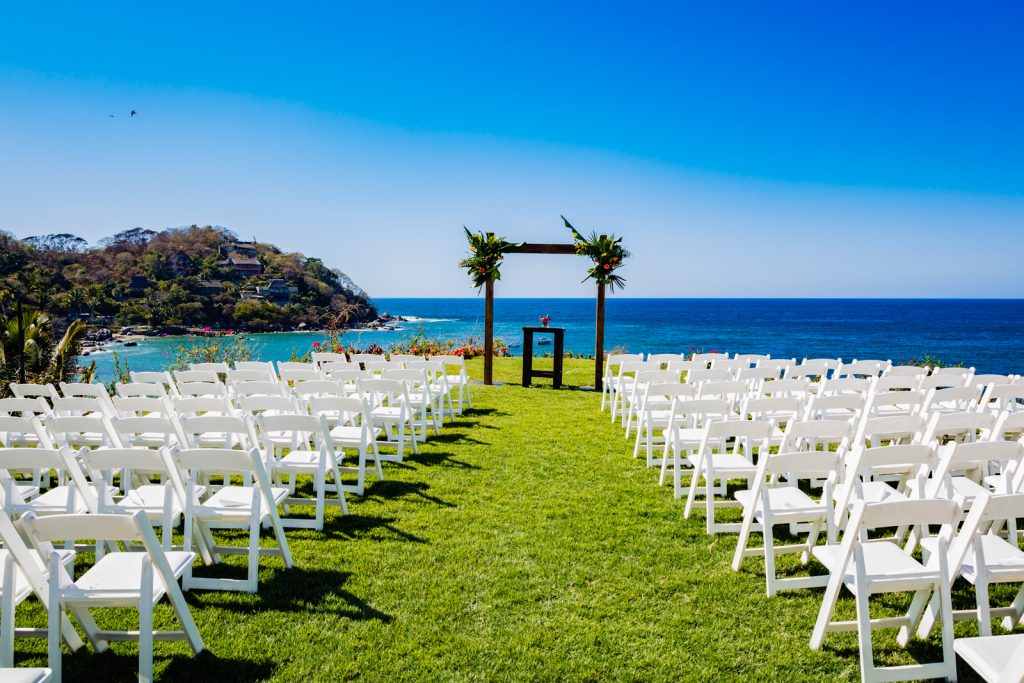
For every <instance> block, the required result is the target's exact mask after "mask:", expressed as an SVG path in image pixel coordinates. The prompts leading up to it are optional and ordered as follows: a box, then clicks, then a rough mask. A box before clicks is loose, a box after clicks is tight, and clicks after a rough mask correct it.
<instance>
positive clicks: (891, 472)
mask: <svg viewBox="0 0 1024 683" xmlns="http://www.w3.org/2000/svg"><path fill="white" fill-rule="evenodd" d="M649 360H653V361H655V362H658V361H661V362H663V363H664V362H672V361H663V360H662V359H659V358H653V359H645V362H649ZM698 360H700V359H698ZM713 360H714V359H710V360H708V362H709V363H711V362H713ZM741 360H749V362H750V365H751V366H753V365H756V364H757V363H758V360H756V359H741ZM622 362H624V363H628V362H631V361H628V360H626V361H622ZM787 367H792V366H787ZM888 369H890V370H891V369H892V368H891V367H890V368H888ZM699 370H700V369H699V368H698V369H696V372H699ZM658 371H661V372H666V371H667V368H665V367H664V366H662V367H661V368H659V369H658V370H652V369H650V368H647V369H639V370H633V372H632V373H631V374H622V375H619V374H617V373H616V374H613V375H611V376H612V377H614V378H616V379H619V378H626V377H628V378H630V379H628V380H625V382H623V383H620V384H619V385H618V386H617V387H612V390H611V391H610V393H609V397H610V398H611V399H612V406H613V409H614V405H615V403H614V402H615V401H616V400H618V401H621V403H620V406H621V407H620V410H623V411H624V413H623V414H624V415H626V424H627V425H629V424H630V420H631V419H633V420H635V421H636V424H637V429H638V435H637V438H638V440H637V442H636V444H637V445H635V447H634V455H638V451H639V445H640V444H641V443H646V445H647V448H648V465H652V466H653V465H657V464H660V465H661V468H662V474H661V483H664V482H665V479H666V474H667V473H668V472H671V474H672V476H673V479H674V484H675V485H674V488H675V494H676V497H684V496H685V498H686V504H685V506H684V511H683V513H684V515H685V516H686V517H689V516H691V515H692V514H693V512H694V511H695V510H696V509H698V505H697V499H698V497H702V498H703V506H701V507H703V508H704V514H705V524H706V529H707V531H708V533H709V534H718V533H726V532H731V533H737V534H738V535H739V538H738V542H737V545H736V551H735V554H734V557H733V568H734V569H736V570H739V569H741V567H742V565H743V562H744V560H745V559H746V558H748V557H752V556H758V557H762V558H763V559H764V563H765V582H766V590H767V592H768V595H770V596H771V595H775V594H776V593H777V592H778V591H780V590H795V589H808V588H815V587H824V588H825V595H824V598H823V601H822V605H821V609H820V610H819V616H818V620H817V623H816V624H815V627H814V630H813V632H812V636H811V647H812V648H815V649H817V648H820V647H821V646H822V644H823V642H824V640H825V638H826V636H827V634H828V633H830V632H833V631H843V630H856V631H857V632H858V636H859V640H860V664H861V677H862V680H865V681H881V680H906V679H916V678H932V677H935V678H947V679H951V680H955V677H956V663H955V658H954V655H953V651H954V649H955V650H956V652H958V653H960V655H961V657H962V658H963V659H964V660H965V661H966V662H967V663H968V664H970V665H971V666H972V667H974V668H975V669H976V670H978V671H979V673H981V674H982V675H983V676H984V677H985V678H986V680H1015V681H1019V680H1021V679H1024V642H1022V641H1024V635H1021V634H1014V635H1008V636H992V635H991V620H992V619H1002V620H1003V622H1002V623H1003V627H1004V628H1006V629H1008V630H1012V629H1013V628H1014V627H1015V626H1017V625H1018V624H1020V623H1021V618H1022V615H1024V552H1022V551H1021V550H1020V547H1019V540H1018V532H1017V520H1018V519H1020V518H1024V445H1022V443H1021V437H1022V436H1024V412H1022V410H1021V405H1020V403H1021V401H1020V400H1019V399H1020V398H1021V397H1020V396H1019V395H1018V394H1016V393H1014V391H1012V390H1010V389H1003V390H1001V391H996V392H993V391H992V389H993V387H1010V386H1014V385H1015V383H1014V379H1015V378H1014V377H1012V376H999V377H989V378H984V380H985V381H982V382H979V383H974V384H972V383H971V382H970V381H963V382H959V383H955V384H952V385H950V386H946V385H938V384H937V385H933V386H932V387H931V388H930V389H929V390H928V391H927V392H925V391H921V389H920V385H918V386H917V387H911V386H892V385H883V384H881V381H882V380H883V379H884V378H885V377H887V376H891V377H900V376H901V375H899V374H896V375H885V374H883V373H884V370H882V371H880V372H879V373H878V374H877V375H875V374H871V375H870V376H867V377H859V378H858V377H855V376H854V377H845V376H836V375H832V376H831V377H826V376H825V375H816V376H815V379H816V380H817V381H818V383H819V386H818V387H817V388H814V389H812V388H810V387H805V388H804V389H805V390H803V391H795V387H796V385H790V386H788V387H787V386H786V385H780V386H778V387H777V389H776V390H775V391H773V392H770V393H767V394H766V393H763V388H762V387H757V386H751V385H750V384H746V385H745V386H743V387H739V386H736V387H733V388H732V389H733V390H734V391H735V394H736V395H729V392H726V391H722V389H724V387H719V388H718V389H715V388H714V385H715V384H722V383H727V382H736V381H737V380H724V379H704V380H701V381H698V382H695V383H694V384H686V383H684V382H682V381H681V379H682V378H680V377H679V373H675V374H674V376H662V377H657V376H656V375H654V374H650V375H646V376H645V373H655V372H658ZM684 371H685V372H687V373H690V372H694V370H684ZM681 372H682V371H681ZM741 372H742V369H741ZM933 374H934V373H933ZM943 374H947V373H941V374H940V375H938V376H942V375H943ZM956 374H957V373H948V375H949V376H953V375H956ZM606 375H607V373H606ZM903 376H906V377H910V376H912V375H910V374H909V373H908V374H907V375H903ZM928 376H932V375H928ZM637 377H641V378H642V379H641V380H640V381H638V380H637V379H636V378H637ZM786 379H787V378H785V377H784V376H783V375H781V374H780V375H779V376H778V379H777V380H768V381H766V382H764V385H765V386H769V387H770V386H771V385H772V384H773V383H774V382H776V381H778V382H785V381H786ZM788 379H798V378H796V377H790V378H788ZM799 379H803V381H805V382H808V383H809V382H810V379H809V378H808V377H807V376H806V375H804V376H801V377H800V378H799ZM849 379H852V380H858V379H859V380H863V381H864V384H861V385H859V386H860V387H861V388H862V391H856V390H853V389H855V388H856V387H857V386H858V385H857V384H853V385H847V386H846V389H847V391H843V392H835V393H822V392H821V389H822V387H826V386H828V385H829V384H830V383H832V382H836V381H840V382H842V381H844V380H849ZM944 381H945V380H944ZM627 382H628V383H630V384H632V385H633V393H635V394H636V398H637V401H636V402H635V403H636V407H635V408H634V409H630V407H629V403H628V401H627V400H626V398H625V397H626V391H627V390H626V389H625V387H626V386H627ZM833 386H835V385H833ZM1017 386H1019V385H1017ZM882 387H884V388H882ZM707 388H710V389H707ZM784 388H785V391H783V389H784ZM702 389H704V391H703V392H702V391H701V390H702ZM947 390H951V391H947ZM943 391H946V392H947V393H945V394H942V393H940V392H943ZM627 428H628V427H627ZM641 432H642V433H643V434H644V436H643V437H641V436H640V433H641ZM655 443H658V444H659V448H660V450H661V457H660V458H658V457H655V456H653V450H654V449H653V444H655ZM683 476H687V477H688V478H689V481H688V482H687V484H686V485H684V483H683V481H682V477H683ZM737 481H742V482H745V484H746V487H745V488H743V489H740V490H738V491H735V493H734V495H732V496H730V495H729V493H730V488H729V484H730V482H732V485H733V486H735V483H736V482H737ZM725 507H738V508H739V509H740V512H741V521H739V522H734V521H723V520H721V518H720V517H718V516H716V511H718V510H720V509H721V508H725ZM779 526H787V527H789V531H790V533H791V534H794V533H795V534H798V535H800V534H806V538H805V540H804V541H802V542H799V543H789V544H778V543H776V541H775V533H774V530H775V529H776V528H778V527H779ZM936 528H938V529H939V533H938V534H937V535H935V534H933V533H931V532H932V531H933V530H934V529H936ZM884 529H889V530H891V531H890V533H888V535H880V534H882V532H883V530H884ZM757 533H759V534H761V535H762V537H763V539H764V543H763V545H762V546H760V547H752V546H751V544H750V540H751V536H752V534H757ZM822 540H823V541H824V543H821V542H820V541H822ZM788 553H796V554H798V555H799V556H800V561H801V563H802V564H809V563H810V561H811V559H812V558H813V559H814V560H816V561H817V562H818V564H819V565H821V566H822V567H824V568H825V569H826V570H827V573H826V574H825V575H822V576H817V575H808V576H800V577H795V578H793V577H786V578H779V577H778V576H777V571H776V558H777V556H780V555H784V554H788ZM915 553H917V554H915ZM920 553H923V555H920V558H921V559H918V558H919V554H920ZM958 578H963V579H964V580H966V581H967V582H969V583H971V584H972V585H974V587H975V592H976V607H975V608H974V609H971V610H958V611H956V612H954V611H953V609H952V603H951V585H952V582H953V581H955V580H957V579H958ZM995 583H1012V584H1016V585H1018V586H1020V589H1019V591H1018V593H1017V597H1016V598H1015V599H1014V600H1013V602H1012V604H1011V605H1009V606H1006V607H992V606H991V605H990V604H989V598H988V586H989V585H992V584H995ZM844 586H845V588H846V590H848V591H849V592H850V593H852V594H853V596H854V598H855V600H856V603H857V619H856V620H855V621H852V622H841V621H835V620H834V611H835V608H836V604H837V601H838V598H839V595H840V592H841V591H842V589H843V587H844ZM885 592H911V593H913V594H914V599H913V601H912V603H911V606H910V608H909V610H908V612H907V613H906V614H905V615H903V616H901V617H897V618H881V619H880V618H872V617H871V615H870V611H869V597H870V595H872V594H876V593H885ZM963 618H969V619H973V620H975V621H976V622H977V623H978V629H979V633H980V634H981V635H980V636H979V637H978V638H966V639H964V638H961V639H957V640H956V641H955V642H954V638H953V631H952V623H953V620H954V619H963ZM937 624H938V625H941V626H940V627H941V632H942V643H943V648H942V657H941V661H939V662H935V663H928V664H919V665H914V666H910V667H901V668H897V669H892V668H885V667H878V666H876V665H875V663H874V656H873V646H872V631H873V630H875V629H878V628H892V627H895V628H899V629H900V633H899V642H900V644H901V645H906V644H907V643H908V642H909V640H910V639H911V637H913V636H915V635H916V636H918V637H921V638H927V637H928V635H929V634H930V633H931V631H932V629H933V628H934V627H935V626H936V625H937ZM1000 676H1004V677H1006V678H1000Z"/></svg>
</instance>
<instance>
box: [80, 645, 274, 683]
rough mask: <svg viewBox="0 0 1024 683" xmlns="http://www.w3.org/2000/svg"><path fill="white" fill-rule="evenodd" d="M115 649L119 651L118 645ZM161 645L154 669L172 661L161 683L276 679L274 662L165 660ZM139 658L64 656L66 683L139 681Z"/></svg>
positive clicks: (206, 654) (201, 657)
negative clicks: (163, 682)
mask: <svg viewBox="0 0 1024 683" xmlns="http://www.w3.org/2000/svg"><path fill="white" fill-rule="evenodd" d="M115 647H117V646H116V645H115ZM160 649H161V645H160V643H156V645H155V648H154V650H153V665H154V668H156V670H158V671H159V670H160V669H159V667H160V665H161V664H162V663H163V662H166V661H168V660H170V661H169V663H168V664H167V666H166V668H164V669H163V671H161V672H160V674H159V676H158V677H157V680H160V681H209V680H217V681H219V682H220V683H227V682H228V681H264V680H267V679H268V678H270V677H271V676H273V674H274V670H275V669H276V665H275V664H274V662H273V661H271V660H262V661H253V660H249V659H231V658H225V657H218V656H216V655H215V654H213V653H212V652H210V651H209V650H204V651H202V652H200V653H199V654H198V655H196V656H191V655H172V656H170V657H162V656H161V654H160ZM138 671H139V658H138V655H135V654H132V655H127V654H117V653H115V652H114V651H113V650H107V651H106V652H102V653H99V654H96V653H94V652H93V651H92V650H90V649H88V648H83V649H82V650H79V652H78V653H76V654H73V655H64V658H63V671H62V673H63V680H65V681H68V682H69V683H73V682H74V681H97V680H104V681H134V680H137V679H138V675H139V674H138Z"/></svg>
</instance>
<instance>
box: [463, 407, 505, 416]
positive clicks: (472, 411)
mask: <svg viewBox="0 0 1024 683" xmlns="http://www.w3.org/2000/svg"><path fill="white" fill-rule="evenodd" d="M475 415H494V416H496V417H504V416H506V415H508V413H506V412H505V411H504V410H499V409H498V408H466V409H465V410H464V411H462V415H461V416H460V417H461V418H466V417H473V416H475Z"/></svg>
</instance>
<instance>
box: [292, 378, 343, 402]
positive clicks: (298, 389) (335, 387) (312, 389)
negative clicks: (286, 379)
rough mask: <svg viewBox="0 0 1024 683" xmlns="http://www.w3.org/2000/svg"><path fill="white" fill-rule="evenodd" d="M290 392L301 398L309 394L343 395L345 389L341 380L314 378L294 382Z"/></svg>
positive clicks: (305, 397) (308, 396)
mask: <svg viewBox="0 0 1024 683" xmlns="http://www.w3.org/2000/svg"><path fill="white" fill-rule="evenodd" d="M292 392H293V393H294V394H295V395H296V396H298V397H299V398H301V399H308V398H310V397H311V396H344V395H345V390H344V389H343V388H342V386H341V382H338V381H335V380H329V379H314V380H307V381H305V382H296V384H295V386H294V387H292Z"/></svg>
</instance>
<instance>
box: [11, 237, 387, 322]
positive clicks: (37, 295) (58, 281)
mask: <svg viewBox="0 0 1024 683" xmlns="http://www.w3.org/2000/svg"><path fill="white" fill-rule="evenodd" d="M3 290H6V292H4V291H3ZM2 294H6V296H0V299H7V300H8V301H10V300H13V299H18V298H21V299H23V300H25V301H26V302H27V303H30V304H31V305H33V306H36V307H38V308H40V309H42V310H44V311H47V312H49V313H52V314H58V315H63V316H68V317H84V318H92V319H94V320H95V319H109V318H113V320H114V321H116V322H117V323H120V324H122V325H147V326H150V327H155V328H160V327H168V326H192V327H199V326H210V327H212V328H214V329H237V330H251V331H265V330H288V329H295V328H297V327H300V326H306V327H324V326H329V325H331V326H333V325H335V324H342V325H343V324H345V323H346V322H347V323H350V324H358V323H360V322H365V321H368V320H372V319H374V318H375V317H376V314H377V312H376V310H375V309H374V307H373V304H372V303H371V302H370V300H369V299H368V297H367V295H366V293H365V292H363V291H362V289H360V288H359V287H358V286H357V285H356V284H355V283H354V282H352V280H351V279H349V278H348V276H346V275H345V274H344V273H342V272H341V271H339V270H337V269H332V268H330V267H328V266H327V265H326V264H324V262H323V261H322V260H321V259H319V258H315V257H307V256H304V255H303V254H300V253H285V252H282V251H281V250H280V249H279V248H277V247H276V246H274V245H272V244H267V243H263V242H255V241H252V242H242V241H240V240H239V238H238V236H237V235H236V234H235V233H233V232H231V231H230V230H227V229H225V228H221V227H213V226H204V227H200V226H197V225H192V226H188V227H184V228H168V229H166V230H161V231H153V230H144V229H142V228H133V229H131V230H125V231H123V232H120V233H118V234H116V235H114V236H112V237H108V238H106V239H103V240H101V241H100V243H99V244H98V245H97V246H95V247H90V246H89V244H88V243H87V242H86V241H85V240H83V239H81V238H80V237H76V236H75V235H71V234H66V233H62V234H52V235H42V236H36V237H27V238H25V239H18V238H16V237H15V236H13V235H11V234H10V233H5V232H0V295H2Z"/></svg>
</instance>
